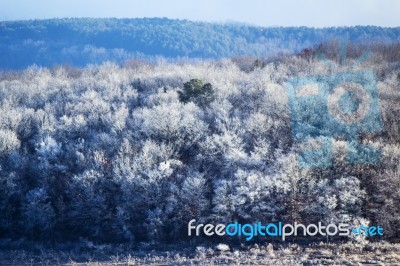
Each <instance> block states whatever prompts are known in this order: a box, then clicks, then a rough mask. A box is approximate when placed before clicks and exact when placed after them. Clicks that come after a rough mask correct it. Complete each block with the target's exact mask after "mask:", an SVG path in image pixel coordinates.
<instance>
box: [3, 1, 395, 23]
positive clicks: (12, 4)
mask: <svg viewBox="0 0 400 266" xmlns="http://www.w3.org/2000/svg"><path fill="white" fill-rule="evenodd" d="M56 17H119V18H121V17H128V18H135V17H168V18H180V19H190V20H201V21H216V22H225V21H238V22H246V23H250V24H256V25H260V26H314V27H324V26H343V25H346V26H350V25H379V26H391V27H393V26H400V0H330V1H328V0H274V1H272V0H264V1H263V0H242V1H240V0H198V1H192V0H186V1H185V0H109V1H104V0H0V20H15V19H42V18H56Z"/></svg>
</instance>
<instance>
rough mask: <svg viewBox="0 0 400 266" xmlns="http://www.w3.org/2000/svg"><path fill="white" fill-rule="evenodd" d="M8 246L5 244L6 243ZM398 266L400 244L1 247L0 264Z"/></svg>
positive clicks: (399, 262)
mask: <svg viewBox="0 0 400 266" xmlns="http://www.w3.org/2000/svg"><path fill="white" fill-rule="evenodd" d="M3 244H4V243H3ZM190 264H200V265H400V244H392V243H387V242H380V243H369V244H366V245H358V244H353V243H344V244H326V243H319V244H310V245H297V244H288V245H279V244H274V245H272V244H268V245H260V246H259V245H253V246H241V247H236V248H235V247H229V251H221V250H219V249H218V248H216V246H208V247H205V246H197V247H185V246H173V247H165V246H164V247H161V248H157V249H155V248H154V247H152V246H150V245H142V246H139V247H135V248H131V247H127V246H111V245H92V244H89V245H84V246H83V245H79V246H78V247H76V246H75V247H73V246H70V247H68V246H60V247H57V249H53V248H49V247H46V248H45V247H43V246H40V245H37V244H36V245H33V246H31V247H30V248H24V249H20V248H12V247H5V246H4V245H2V249H1V250H0V265H21V266H22V265H101V266H103V265H190Z"/></svg>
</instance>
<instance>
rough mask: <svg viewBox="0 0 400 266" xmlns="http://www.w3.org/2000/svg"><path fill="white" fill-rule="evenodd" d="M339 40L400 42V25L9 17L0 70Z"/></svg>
mask: <svg viewBox="0 0 400 266" xmlns="http://www.w3.org/2000/svg"><path fill="white" fill-rule="evenodd" d="M339 38H340V39H348V40H349V41H351V42H355V43H359V42H363V43H365V42H367V43H371V42H376V41H379V42H392V41H399V40H400V28H399V27H397V28H381V27H375V26H360V27H339V28H336V27H335V28H323V29H315V28H306V27H297V28H294V27H293V28H283V27H270V28H265V27H264V28H263V27H256V26H249V25H242V24H216V23H205V22H192V21H187V20H171V19H166V18H141V19H115V18H110V19H89V18H83V19H75V18H71V19H51V20H26V21H12V22H11V21H9V22H0V69H23V68H25V67H27V66H30V65H32V64H37V65H40V66H46V67H52V66H54V65H59V64H69V65H73V66H85V65H87V64H96V63H101V62H104V61H107V60H110V61H115V62H118V63H123V62H125V61H127V60H130V59H146V60H149V59H150V60H154V59H156V58H158V57H165V58H169V59H176V58H201V59H218V58H224V57H233V56H259V57H268V56H271V55H274V54H277V53H280V52H287V53H292V52H298V51H300V50H301V49H303V48H304V47H310V46H313V45H316V44H318V43H321V42H324V41H329V40H331V39H339Z"/></svg>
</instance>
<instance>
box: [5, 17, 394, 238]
mask: <svg viewBox="0 0 400 266" xmlns="http://www.w3.org/2000/svg"><path fill="white" fill-rule="evenodd" d="M70 22H71V23H72V22H73V20H72V21H70ZM32 23H34V22H32ZM171 23H173V22H171ZM23 24H24V23H23ZM3 25H4V24H3ZM221 27H222V26H221ZM83 28H84V27H83ZM319 49H322V50H323V49H324V47H320V48H319ZM385 49H386V48H385ZM331 50H332V49H331ZM386 50H387V51H392V52H393V51H396V49H394V48H393V47H392V50H391V49H389V48H387V49H386ZM386 50H385V51H386ZM314 54H315V53H314V52H313V51H311V52H307V51H303V53H301V54H300V55H298V56H287V57H283V58H281V59H279V60H276V61H274V62H262V63H260V61H258V62H255V63H254V64H252V68H251V69H246V71H242V70H241V69H240V68H239V67H238V65H240V64H239V63H240V62H236V63H233V62H232V61H230V60H223V61H219V62H215V63H210V62H208V63H207V62H198V63H195V64H166V63H159V64H155V65H151V64H138V65H136V66H135V67H120V66H118V65H116V64H113V63H105V64H102V65H99V66H91V67H87V68H84V69H68V68H63V67H59V68H53V69H47V68H38V67H30V68H28V69H26V70H24V71H22V72H18V73H3V74H2V75H1V78H0V108H1V109H0V113H1V115H0V213H1V216H0V237H22V236H25V237H29V238H33V239H41V240H43V239H58V240H65V239H78V238H81V237H83V238H87V239H91V240H100V241H156V242H157V241H172V240H177V239H181V240H185V241H187V240H188V238H187V222H188V221H189V220H190V219H197V221H198V222H212V223H220V222H232V221H241V222H255V221H278V220H282V221H285V222H294V221H298V222H303V223H306V224H307V223H316V222H319V221H321V222H324V223H326V222H348V223H351V224H358V223H360V221H364V222H365V221H369V222H371V224H380V225H381V226H383V227H384V228H385V237H386V238H393V237H394V238H398V237H400V232H399V229H398V228H399V226H400V190H399V188H400V175H399V171H400V168H399V167H400V132H399V128H400V119H399V117H400V105H399V101H398V99H399V97H400V86H399V82H400V78H399V76H400V75H399V73H400V68H399V61H398V60H394V59H393V58H395V57H393V56H394V55H393V54H392V55H393V56H389V54H388V53H384V52H383V50H382V51H381V52H380V53H374V54H373V55H372V57H371V58H369V59H368V60H367V61H365V62H364V63H363V64H362V65H359V66H357V68H358V69H360V68H367V69H373V70H374V72H375V73H376V77H377V80H378V84H377V86H378V89H379V97H380V104H381V109H382V119H383V128H382V131H381V132H379V133H377V134H366V135H362V136H360V139H359V141H361V142H364V143H369V144H371V145H374V146H375V147H377V148H378V149H379V150H380V152H381V162H380V163H379V164H377V165H368V164H365V165H352V164H349V163H348V162H347V160H346V159H345V158H344V157H343V147H345V144H346V142H345V140H344V139H334V140H333V146H334V149H335V154H334V157H335V159H334V164H333V166H332V167H330V168H327V169H301V168H299V165H298V154H299V150H300V146H301V143H297V142H294V141H293V139H292V135H291V120H290V114H289V112H288V103H287V94H286V88H285V81H287V80H288V79H289V78H290V77H295V76H306V75H316V74H326V73H332V71H334V70H333V69H332V68H331V67H332V66H331V65H330V64H326V61H325V62H324V61H319V60H317V57H315V56H314ZM388 58H392V59H390V60H389V59H388ZM331 59H333V60H335V57H334V56H331ZM242 63H243V62H242ZM348 63H349V64H350V65H351V64H352V63H354V59H351V58H349V59H348ZM315 104H318V103H315Z"/></svg>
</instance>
